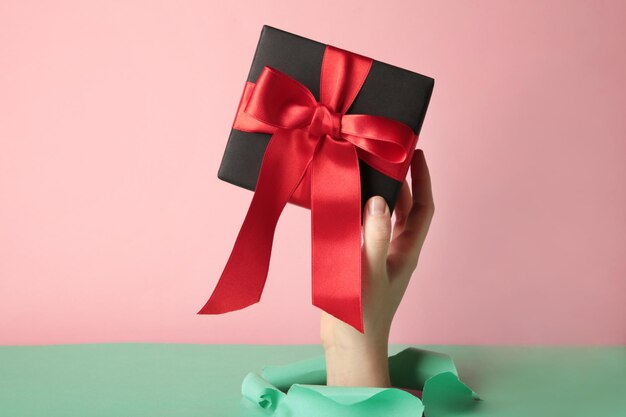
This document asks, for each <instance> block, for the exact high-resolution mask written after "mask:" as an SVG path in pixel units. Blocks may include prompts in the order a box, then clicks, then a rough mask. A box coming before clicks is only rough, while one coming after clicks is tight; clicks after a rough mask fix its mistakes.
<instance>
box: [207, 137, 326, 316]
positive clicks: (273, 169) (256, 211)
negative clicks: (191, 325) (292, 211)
mask: <svg viewBox="0 0 626 417" xmlns="http://www.w3.org/2000/svg"><path fill="white" fill-rule="evenodd" d="M317 143H318V140H317V138H313V137H310V136H309V134H308V132H306V131H304V130H299V129H298V130H283V129H278V130H276V131H275V132H274V134H273V135H272V138H271V140H270V142H269V144H268V146H267V148H266V151H265V154H264V156H263V162H262V163H261V170H260V172H259V177H258V180H257V185H256V189H255V192H254V196H253V198H252V202H251V203H250V207H249V208H248V213H247V214H246V217H245V219H244V222H243V225H242V226H241V229H240V230H239V234H238V235H237V239H236V241H235V245H234V247H233V250H232V252H231V254H230V257H229V258H228V262H227V263H226V266H225V267H224V271H223V272H222V275H221V277H220V279H219V281H218V283H217V286H216V287H215V289H214V291H213V293H212V294H211V297H210V298H209V300H208V301H207V302H206V304H205V305H204V307H202V309H200V311H198V313H197V314H220V313H225V312H228V311H234V310H240V309H242V308H245V307H247V306H249V305H252V304H254V303H257V302H258V301H259V300H260V299H261V294H262V292H263V288H264V286H265V281H266V279H267V272H268V269H269V263H270V256H271V252H272V244H273V239H274V232H275V230H276V224H277V222H278V219H279V217H280V215H281V213H282V211H283V208H284V207H285V205H286V204H287V202H288V201H289V198H290V196H291V194H293V192H294V190H295V189H296V187H297V186H298V184H299V183H300V181H301V180H302V177H303V176H304V173H305V172H306V170H307V168H308V166H309V164H310V163H311V160H312V158H313V155H314V153H315V147H316V145H317ZM285 155H289V157H288V158H286V157H285Z"/></svg>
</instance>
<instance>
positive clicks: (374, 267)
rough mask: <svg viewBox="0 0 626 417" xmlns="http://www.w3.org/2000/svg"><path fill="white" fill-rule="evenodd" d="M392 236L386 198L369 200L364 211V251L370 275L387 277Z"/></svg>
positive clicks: (375, 197) (376, 197)
mask: <svg viewBox="0 0 626 417" xmlns="http://www.w3.org/2000/svg"><path fill="white" fill-rule="evenodd" d="M390 237H391V214H390V212H389V207H388V206H387V202H386V201H385V199H384V198H382V197H380V196H374V197H372V198H370V199H369V200H368V201H367V204H366V205H365V210H364V213H363V252H364V258H365V259H364V260H365V261H366V262H367V267H368V269H369V272H370V275H371V276H372V277H374V278H376V277H380V276H383V277H386V273H387V270H386V268H387V266H386V264H387V251H388V250H389V240H390Z"/></svg>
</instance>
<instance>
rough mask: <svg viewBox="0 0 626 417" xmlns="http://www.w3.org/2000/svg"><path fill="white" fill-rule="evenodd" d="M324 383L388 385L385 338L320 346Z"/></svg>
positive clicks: (389, 382)
mask: <svg viewBox="0 0 626 417" xmlns="http://www.w3.org/2000/svg"><path fill="white" fill-rule="evenodd" d="M324 351H325V356H326V372H327V381H326V384H327V385H333V386H353V387H355V386H361V387H390V386H391V381H390V379H389V362H388V349H387V340H379V341H376V342H372V343H363V344H359V345H350V346H337V345H330V346H325V347H324Z"/></svg>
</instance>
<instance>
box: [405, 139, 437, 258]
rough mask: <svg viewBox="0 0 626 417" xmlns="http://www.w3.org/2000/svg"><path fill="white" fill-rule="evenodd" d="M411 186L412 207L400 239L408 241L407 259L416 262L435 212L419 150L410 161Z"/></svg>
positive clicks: (424, 161) (426, 170) (423, 158)
mask: <svg viewBox="0 0 626 417" xmlns="http://www.w3.org/2000/svg"><path fill="white" fill-rule="evenodd" d="M411 186H412V191H413V205H412V207H411V210H410V211H409V214H408V216H407V219H406V223H405V225H404V231H403V233H402V235H403V236H402V237H403V238H405V239H407V240H408V243H409V248H410V250H409V254H408V255H409V257H410V258H412V259H413V261H414V262H417V258H418V257H419V252H420V250H421V249H422V245H423V243H424V240H425V239H426V234H427V233H428V228H429V227H430V222H431V220H432V217H433V214H434V211H435V204H434V201H433V193H432V185H431V182H430V172H429V171H428V166H427V165H426V159H425V157H424V152H423V151H422V150H421V149H418V150H416V151H415V154H414V156H413V160H412V161H411Z"/></svg>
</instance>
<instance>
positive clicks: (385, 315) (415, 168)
mask: <svg viewBox="0 0 626 417" xmlns="http://www.w3.org/2000/svg"><path fill="white" fill-rule="evenodd" d="M411 180H412V181H411V184H412V192H411V191H410V190H409V185H408V183H407V182H406V181H404V184H403V186H402V188H401V191H400V195H399V197H398V200H397V203H396V207H395V214H396V220H395V223H394V227H393V236H392V231H391V216H390V212H389V207H388V206H387V204H386V202H385V200H384V199H383V198H382V197H380V196H374V197H372V198H370V199H369V200H368V202H367V204H366V207H365V210H364V213H363V245H362V256H361V258H362V262H363V265H362V279H363V284H362V285H363V288H362V291H363V325H364V333H360V332H359V331H358V330H356V329H355V328H353V327H352V326H350V325H348V324H346V323H344V322H342V321H341V320H339V319H337V318H335V317H334V316H332V315H330V314H328V313H326V312H323V311H322V317H321V326H320V336H321V340H322V345H323V347H324V351H325V354H326V369H327V385H343V386H372V387H375V386H377V387H389V386H390V385H391V384H390V379H389V368H388V350H387V346H388V341H389V331H390V329H391V323H392V320H393V317H394V315H395V313H396V310H397V309H398V306H399V305H400V301H401V300H402V297H403V296H404V293H405V290H406V288H407V286H408V284H409V280H410V278H411V275H412V273H413V271H414V270H415V268H416V267H417V262H418V259H419V254H420V251H421V249H422V245H423V244H424V240H425V238H426V234H427V232H428V228H429V226H430V222H431V219H432V216H433V213H434V203H433V196H432V188H431V183H430V174H429V172H428V166H427V165H426V160H425V158H424V153H423V151H422V150H420V149H416V150H415V152H414V155H413V159H412V161H411ZM390 239H391V241H390Z"/></svg>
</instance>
